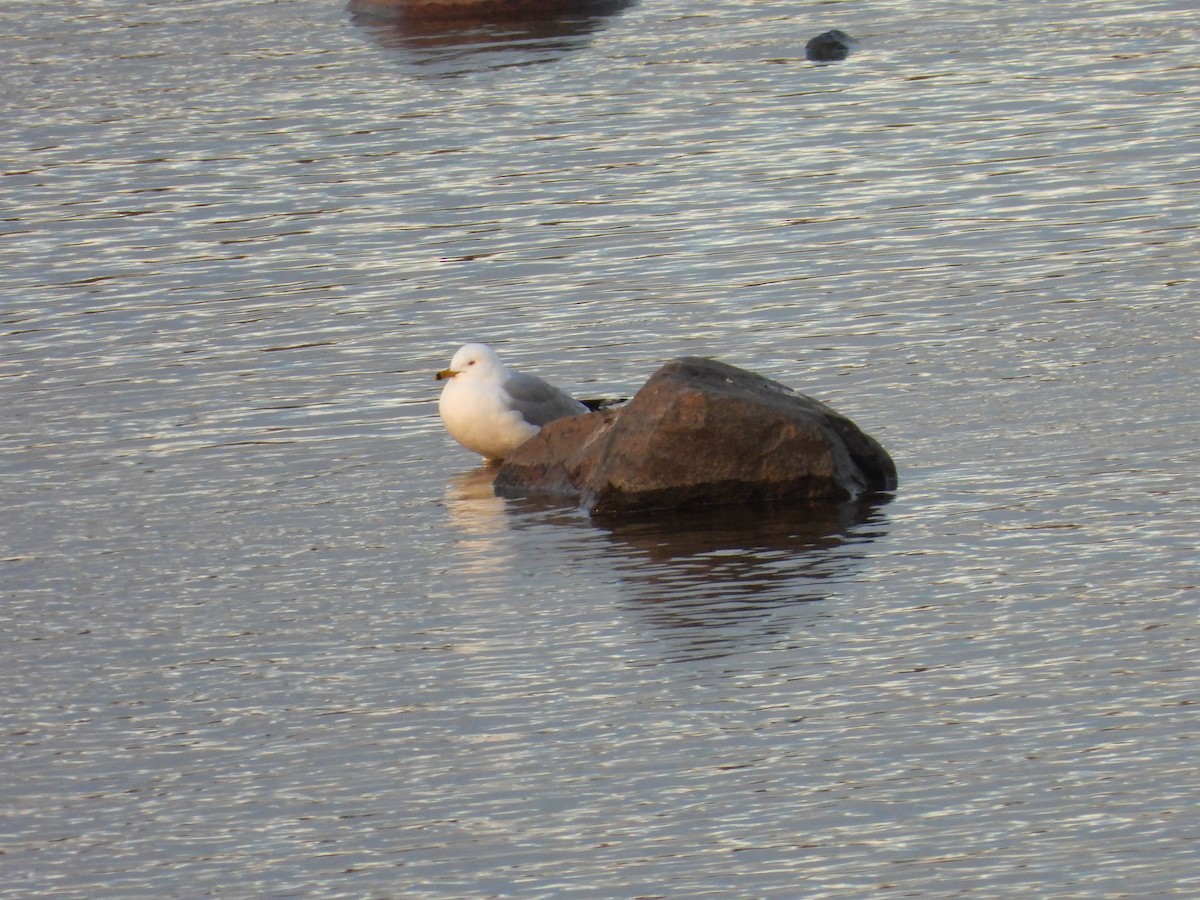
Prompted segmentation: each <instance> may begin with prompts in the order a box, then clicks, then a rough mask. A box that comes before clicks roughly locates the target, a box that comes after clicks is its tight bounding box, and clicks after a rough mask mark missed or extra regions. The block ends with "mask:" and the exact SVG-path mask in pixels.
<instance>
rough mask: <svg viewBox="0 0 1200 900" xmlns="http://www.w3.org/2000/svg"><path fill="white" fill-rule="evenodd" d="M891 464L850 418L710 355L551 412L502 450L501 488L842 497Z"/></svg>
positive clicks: (623, 494) (882, 475) (695, 502)
mask: <svg viewBox="0 0 1200 900" xmlns="http://www.w3.org/2000/svg"><path fill="white" fill-rule="evenodd" d="M895 486H896V467H895V465H894V463H893V462H892V460H891V457H889V456H888V454H887V452H886V451H885V450H884V449H883V447H881V446H880V445H879V443H878V442H876V441H875V440H874V439H873V438H871V437H870V436H868V435H866V434H865V433H863V432H862V431H861V430H860V429H859V428H858V427H857V426H856V425H855V424H854V423H853V422H851V421H850V420H849V419H847V418H845V417H844V416H841V415H839V414H838V413H836V412H834V411H833V410H832V409H830V408H829V407H828V406H825V405H824V404H822V403H819V402H818V401H816V400H813V399H812V398H811V397H806V396H804V395H803V394H799V393H796V392H795V391H792V390H791V389H789V388H787V387H785V386H783V385H781V384H778V383H777V382H774V381H770V380H768V379H766V378H763V377H762V376H759V375H755V374H753V373H751V372H747V371H745V370H742V369H737V368H734V367H733V366H729V365H726V364H724V363H720V362H717V361H716V360H710V359H700V358H697V357H688V358H684V359H679V360H675V361H674V362H670V363H668V364H667V365H665V366H663V367H662V368H661V369H659V370H658V372H656V373H655V374H654V375H653V376H652V377H651V378H650V380H649V381H647V382H646V384H645V385H644V386H643V387H642V388H641V390H639V391H638V392H637V394H636V395H635V396H634V398H633V399H632V400H631V401H630V402H629V404H628V405H627V406H624V407H621V408H619V409H613V410H605V411H603V412H599V413H590V414H588V415H584V416H576V417H574V418H571V419H564V420H561V421H559V422H552V423H551V424H549V425H547V426H546V427H545V428H543V429H542V431H541V432H540V433H538V434H537V435H535V436H534V437H533V438H531V439H530V440H529V441H527V442H526V443H525V444H523V445H522V446H521V447H519V448H517V450H516V451H515V452H514V453H513V454H512V455H511V456H510V457H509V458H508V459H507V460H506V461H505V463H504V465H502V466H501V467H500V470H499V472H498V473H497V475H496V482H495V489H496V491H497V493H499V494H500V495H501V496H506V497H516V496H553V497H558V498H564V499H566V498H569V499H571V500H572V501H573V502H581V503H582V504H583V506H584V507H585V508H586V509H587V510H588V511H589V512H591V513H592V514H593V515H611V514H621V513H629V512H639V511H643V510H682V509H689V508H694V507H700V506H713V505H740V504H746V503H776V502H783V503H789V504H794V503H810V502H814V501H815V502H827V503H839V502H843V501H846V500H852V499H854V498H856V497H858V496H860V495H862V494H865V493H871V492H877V491H887V490H892V489H894V488H895Z"/></svg>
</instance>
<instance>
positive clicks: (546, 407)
mask: <svg viewBox="0 0 1200 900" xmlns="http://www.w3.org/2000/svg"><path fill="white" fill-rule="evenodd" d="M504 392H505V393H506V394H508V397H509V406H510V407H512V408H513V409H515V410H516V411H517V412H519V413H520V414H521V417H522V418H523V419H524V420H525V421H526V422H528V423H529V424H530V425H536V426H537V427H538V428H541V427H542V426H543V425H545V424H547V423H548V422H553V421H554V420H555V419H565V418H566V417H567V416H578V415H580V414H582V413H585V412H587V411H588V408H587V407H586V406H584V405H583V404H582V403H580V402H579V401H578V400H575V399H573V398H572V397H570V396H568V395H567V394H564V393H563V392H562V391H560V390H559V389H558V388H556V387H554V386H553V385H550V384H547V383H546V382H544V381H542V379H540V378H538V377H537V376H536V375H524V374H516V375H514V376H513V377H512V378H510V379H508V381H506V382H504Z"/></svg>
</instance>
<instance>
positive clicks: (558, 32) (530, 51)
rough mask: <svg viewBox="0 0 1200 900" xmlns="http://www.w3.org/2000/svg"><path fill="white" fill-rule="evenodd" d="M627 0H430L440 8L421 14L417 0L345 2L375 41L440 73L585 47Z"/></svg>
mask: <svg viewBox="0 0 1200 900" xmlns="http://www.w3.org/2000/svg"><path fill="white" fill-rule="evenodd" d="M632 2H633V0H596V2H588V0H585V2H563V3H558V2H555V3H553V4H550V5H549V6H547V7H542V8H541V9H540V11H538V10H535V9H534V8H533V7H532V6H531V7H528V8H524V11H521V10H518V9H517V8H516V7H509V6H507V5H506V4H497V3H490V4H489V3H467V4H435V5H436V6H437V7H438V9H431V10H429V13H430V14H421V13H420V8H421V7H422V4H420V3H415V2H414V3H409V2H407V0H350V3H349V6H348V9H349V11H350V16H351V19H352V21H353V22H354V23H355V24H356V25H358V26H359V27H361V28H362V29H363V30H364V31H365V32H366V33H368V34H369V35H370V36H371V37H372V39H373V40H375V41H376V42H377V43H378V44H379V45H380V46H382V47H385V48H387V49H389V50H401V51H405V53H406V55H407V56H408V61H409V62H412V63H416V64H419V65H421V66H422V67H428V70H429V72H430V73H431V74H436V75H440V76H445V75H456V74H461V73H462V72H464V71H468V72H469V71H476V70H480V69H491V68H501V67H504V66H509V65H513V64H514V63H515V64H519V65H526V64H529V63H531V62H550V61H552V60H554V59H557V58H559V57H560V56H561V55H562V54H563V53H566V52H570V51H573V50H578V49H580V48H582V47H584V46H586V45H587V41H588V38H589V36H590V35H591V34H592V32H594V31H595V30H596V29H598V28H599V27H600V26H601V24H602V23H603V21H604V17H605V16H609V15H613V14H615V13H618V12H620V11H621V10H623V9H625V8H626V7H628V6H630V5H631V3H632ZM550 6H552V7H553V8H549V7H550ZM434 13H436V14H434ZM451 13H453V14H451ZM513 56H518V58H517V59H516V60H514V59H512V57H513Z"/></svg>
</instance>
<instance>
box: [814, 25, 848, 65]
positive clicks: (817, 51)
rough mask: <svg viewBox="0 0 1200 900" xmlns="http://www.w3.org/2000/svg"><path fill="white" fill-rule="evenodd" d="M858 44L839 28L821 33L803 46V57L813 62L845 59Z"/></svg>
mask: <svg viewBox="0 0 1200 900" xmlns="http://www.w3.org/2000/svg"><path fill="white" fill-rule="evenodd" d="M857 43H858V41H856V40H855V39H854V38H852V37H850V35H848V34H846V32H844V31H842V30H841V29H840V28H833V29H831V30H829V31H823V32H821V34H818V35H817V36H816V37H815V38H812V39H811V40H810V41H809V42H808V43H807V44H805V45H804V55H805V56H806V57H808V58H809V59H811V60H813V61H814V62H836V61H837V60H839V59H845V58H846V57H847V56H849V55H850V51H851V50H853V49H854V46H855V45H856V44H857Z"/></svg>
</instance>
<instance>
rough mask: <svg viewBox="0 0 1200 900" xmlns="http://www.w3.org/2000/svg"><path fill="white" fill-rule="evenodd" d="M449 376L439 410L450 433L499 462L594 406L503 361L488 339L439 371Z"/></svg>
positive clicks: (469, 346)
mask: <svg viewBox="0 0 1200 900" xmlns="http://www.w3.org/2000/svg"><path fill="white" fill-rule="evenodd" d="M434 377H435V378H436V379H437V380H438V381H445V382H446V386H445V387H444V388H442V396H441V399H439V400H438V412H439V413H441V416H442V422H443V423H444V424H445V426H446V430H447V431H449V432H450V436H451V437H452V438H454V439H455V440H456V441H458V442H459V443H460V444H462V445H463V446H464V447H466V448H467V449H468V450H474V451H475V452H476V453H479V454H481V455H482V456H483V457H484V459H486V460H489V461H491V462H497V461H499V460H502V459H504V458H505V457H506V456H508V455H509V454H510V453H512V451H513V450H515V449H517V447H519V446H521V444H523V443H525V442H526V441H527V440H529V439H530V438H531V437H533V436H534V435H535V434H537V433H538V431H540V430H541V427H542V426H543V425H545V424H547V423H548V422H553V421H554V420H556V419H563V418H566V417H567V416H578V415H581V414H583V413H585V412H587V411H588V407H586V406H584V405H583V404H582V403H580V402H579V401H578V400H575V399H573V398H572V397H570V396H568V395H567V394H564V393H563V392H562V391H560V390H559V389H558V388H556V387H553V386H552V385H549V384H547V383H546V382H544V381H542V379H540V378H538V377H537V376H536V375H523V374H521V373H519V372H514V371H513V370H512V369H510V368H508V367H507V366H505V365H504V363H502V362H500V357H499V356H497V355H496V352H495V351H494V350H492V348H491V347H488V346H486V345H484V344H467V345H465V346H464V347H461V348H460V349H459V351H458V352H457V353H455V354H454V358H453V359H451V360H450V368H448V369H443V370H442V371H440V372H438V373H437V375H435V376H434Z"/></svg>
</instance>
